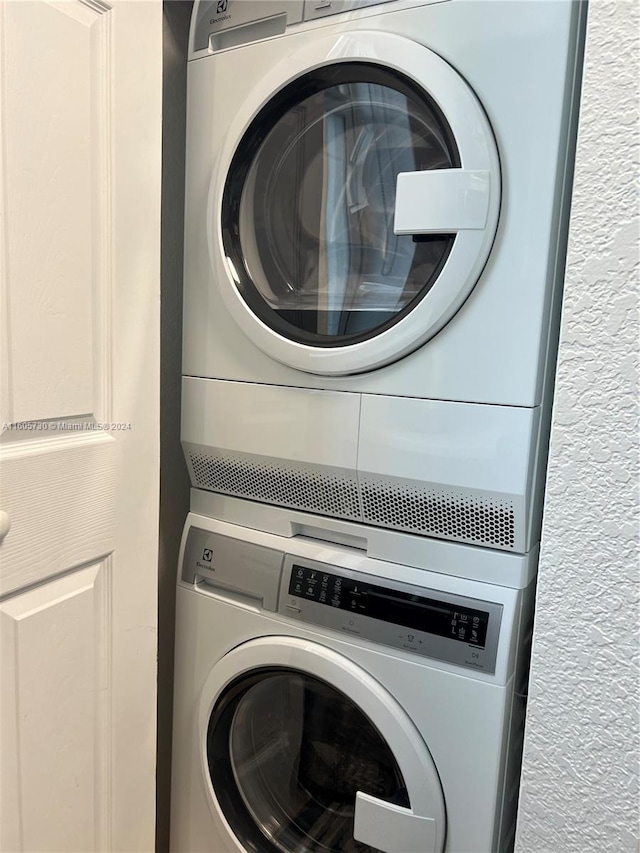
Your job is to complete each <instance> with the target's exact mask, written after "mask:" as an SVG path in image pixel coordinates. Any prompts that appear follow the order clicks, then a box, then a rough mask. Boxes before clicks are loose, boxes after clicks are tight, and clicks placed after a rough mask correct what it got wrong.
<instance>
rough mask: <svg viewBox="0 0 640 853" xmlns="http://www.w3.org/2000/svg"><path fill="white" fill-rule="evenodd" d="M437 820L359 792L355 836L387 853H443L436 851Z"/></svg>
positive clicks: (357, 795)
mask: <svg viewBox="0 0 640 853" xmlns="http://www.w3.org/2000/svg"><path fill="white" fill-rule="evenodd" d="M436 828H437V827H436V821H435V820H434V819H433V818H432V817H420V816H419V815H416V814H414V813H413V812H412V811H411V809H405V808H403V807H402V806H396V805H394V804H393V803H388V802H386V800H379V799H377V798H376V797H372V796H371V795H370V794H363V793H362V792H361V791H358V792H357V793H356V808H355V820H354V828H353V837H354V838H355V839H356V841H361V842H362V843H363V844H368V845H369V846H370V847H374V848H375V849H376V850H382V851H384V853H440V851H439V850H436Z"/></svg>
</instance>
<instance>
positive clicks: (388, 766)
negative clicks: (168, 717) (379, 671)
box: [207, 669, 409, 853]
mask: <svg viewBox="0 0 640 853" xmlns="http://www.w3.org/2000/svg"><path fill="white" fill-rule="evenodd" d="M207 758H208V764H209V772H210V774H211V781H212V785H213V788H214V790H215V791H216V794H217V797H218V801H219V803H220V806H221V808H222V811H223V813H224V816H225V818H226V819H227V822H228V823H229V825H230V826H231V828H232V829H233V831H234V833H235V835H236V837H237V838H238V840H239V841H240V842H241V844H242V845H243V847H244V848H245V849H247V850H251V851H256V853H258V851H259V853H264V851H267V850H268V851H279V853H294V851H299V850H305V851H308V853H314V852H315V851H332V853H347V851H349V853H374V850H375V848H372V847H369V846H367V845H365V844H361V843H360V842H358V841H356V840H355V839H354V812H355V800H356V793H357V792H359V791H360V792H363V793H366V794H370V795H371V796H374V797H376V798H379V799H383V800H385V801H387V802H389V803H394V804H396V805H399V806H404V807H406V808H408V807H409V799H408V795H407V791H406V788H405V785H404V781H403V778H402V774H401V772H400V769H399V767H398V765H397V763H396V761H395V759H394V757H393V754H392V752H391V750H390V749H389V747H388V746H387V744H386V743H385V742H384V740H383V738H382V737H381V735H380V733H379V732H378V731H377V730H376V729H375V727H374V726H373V724H372V723H371V721H370V720H369V719H368V718H367V717H366V716H365V715H364V713H363V712H362V711H361V710H360V709H359V708H358V707H357V706H356V705H355V704H354V703H353V702H352V701H351V700H350V699H348V698H347V697H346V696H344V695H343V694H341V693H339V692H338V691H337V690H336V689H335V688H333V687H331V686H330V685H329V684H327V683H326V682H324V681H321V680H320V679H317V678H314V677H312V676H310V675H306V674H303V673H300V672H292V671H286V670H279V669H274V670H262V671H258V672H255V673H253V674H251V675H249V676H246V677H243V678H240V679H238V680H237V681H236V682H234V683H232V684H231V685H230V686H229V687H228V688H227V690H226V691H225V693H224V694H223V696H222V697H221V699H220V701H219V702H218V704H217V706H216V708H215V710H214V712H213V714H212V715H211V720H210V723H209V727H208V732H207Z"/></svg>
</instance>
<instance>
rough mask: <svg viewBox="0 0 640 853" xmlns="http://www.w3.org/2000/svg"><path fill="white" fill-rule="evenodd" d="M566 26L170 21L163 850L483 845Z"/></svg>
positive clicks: (368, 852)
mask: <svg viewBox="0 0 640 853" xmlns="http://www.w3.org/2000/svg"><path fill="white" fill-rule="evenodd" d="M584 19H585V7H584V4H582V3H580V2H574V0H556V2H553V3H542V2H537V0H532V2H529V0H508V2H485V0H439V2H425V0H387V2H380V0H218V2H210V0H198V1H197V2H196V3H195V6H194V9H193V15H192V24H191V32H190V45H189V60H190V61H189V68H188V106H187V117H188V118H187V121H188V125H187V134H188V137H187V178H186V237H185V281H184V286H185V303H184V348H183V374H184V379H183V400H182V442H183V447H184V452H185V456H186V460H187V465H188V468H189V472H190V475H191V479H192V485H193V489H192V496H191V512H190V514H189V517H188V519H187V523H186V526H185V531H184V536H183V542H182V548H181V555H180V567H179V577H178V589H177V622H176V660H175V666H176V672H175V705H174V720H175V722H174V746H173V795H172V817H171V823H172V850H173V851H174V853H177V851H181V853H195V851H210V853H232V852H233V853H240V851H252V853H302V851H305V853H307V852H308V853H320V851H323V853H374V851H384V853H489V852H490V851H491V853H493V851H500V853H503V851H508V850H510V849H511V847H512V845H513V838H514V831H515V811H516V803H517V792H518V782H519V766H520V753H521V745H522V736H523V725H524V705H525V698H524V696H525V689H526V677H527V659H528V641H529V639H530V634H531V623H532V610H533V597H534V596H533V589H534V583H535V572H536V561H537V551H538V540H539V536H540V527H541V515H542V497H543V487H544V469H545V460H546V446H547V441H548V431H549V420H550V405H551V395H552V379H553V371H554V362H555V351H554V347H555V342H556V338H557V327H558V322H559V306H560V297H561V281H562V273H563V265H564V256H565V243H566V237H567V222H568V207H569V196H570V185H571V161H572V154H573V145H574V141H575V139H574V137H575V125H576V113H577V101H578V93H579V83H580V66H581V60H582V42H583V30H584Z"/></svg>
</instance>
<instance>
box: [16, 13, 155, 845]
mask: <svg viewBox="0 0 640 853" xmlns="http://www.w3.org/2000/svg"><path fill="white" fill-rule="evenodd" d="M161 63H162V6H161V2H160V0H146V2H130V0H104V2H103V0H0V133H1V142H0V145H1V150H0V154H1V156H0V215H1V222H0V536H2V541H1V543H0V853H14V851H46V853H53V851H65V853H66V851H69V852H70V851H79V853H89V851H104V853H112V851H124V850H126V851H136V853H138V851H147V850H149V851H150V850H152V849H153V846H154V816H155V815H154V811H155V806H154V803H155V718H156V634H157V630H156V593H157V539H158V536H157V508H158V474H159V470H158V469H159V376H158V374H159V363H160V362H159V292H160V246H159V238H160V154H161V84H162V66H161Z"/></svg>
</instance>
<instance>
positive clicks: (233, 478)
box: [189, 451, 360, 519]
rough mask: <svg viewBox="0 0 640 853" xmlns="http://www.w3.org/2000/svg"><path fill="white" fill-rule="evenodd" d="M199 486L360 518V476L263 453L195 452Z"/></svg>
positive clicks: (194, 470)
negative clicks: (268, 457) (283, 460)
mask: <svg viewBox="0 0 640 853" xmlns="http://www.w3.org/2000/svg"><path fill="white" fill-rule="evenodd" d="M189 458H190V460H191V464H192V466H193V473H194V481H195V482H194V485H196V486H198V487H200V488H202V489H209V490H210V491H213V492H222V493H224V494H227V495H234V496H236V497H242V498H249V499H251V500H256V501H262V502H263V503H270V504H276V505H278V506H286V507H291V508H292V509H304V510H308V511H311V512H317V513H320V514H322V515H332V516H336V517H339V518H350V519H353V518H356V519H359V518H360V511H359V504H358V485H357V481H356V479H355V477H350V476H349V475H348V474H345V473H342V472H341V471H336V470H334V469H323V468H320V467H314V466H313V465H305V464H304V463H301V462H296V463H291V464H286V463H283V462H281V461H280V460H279V461H278V462H277V463H276V462H273V461H272V460H269V459H265V458H263V457H259V456H249V455H246V456H245V455H243V454H235V453H222V452H218V453H216V454H203V453H196V452H194V451H190V453H189Z"/></svg>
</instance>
